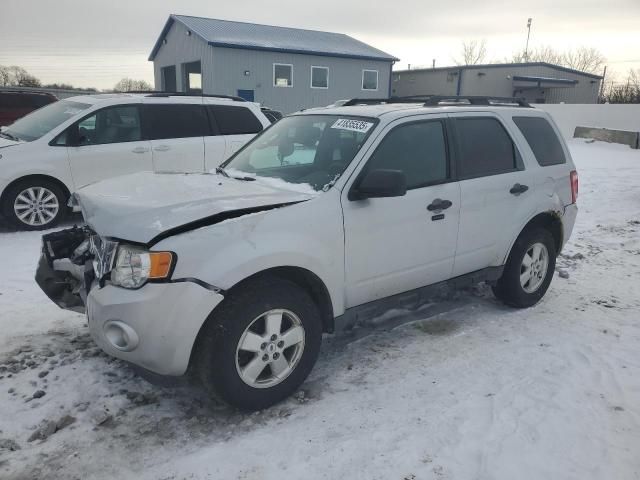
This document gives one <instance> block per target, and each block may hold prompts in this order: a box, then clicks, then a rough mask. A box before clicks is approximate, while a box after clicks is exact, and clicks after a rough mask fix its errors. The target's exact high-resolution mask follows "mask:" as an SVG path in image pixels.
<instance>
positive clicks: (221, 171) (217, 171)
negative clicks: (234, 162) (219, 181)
mask: <svg viewBox="0 0 640 480" xmlns="http://www.w3.org/2000/svg"><path fill="white" fill-rule="evenodd" d="M216 173H219V174H220V175H222V176H223V177H227V178H229V174H228V173H227V172H225V170H224V168H222V167H216Z"/></svg>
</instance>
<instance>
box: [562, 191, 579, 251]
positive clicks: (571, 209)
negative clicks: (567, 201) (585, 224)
mask: <svg viewBox="0 0 640 480" xmlns="http://www.w3.org/2000/svg"><path fill="white" fill-rule="evenodd" d="M577 216H578V205H576V204H575V203H572V204H571V205H567V206H566V207H564V213H563V215H562V230H563V231H562V247H563V248H564V246H565V245H566V243H567V241H569V238H570V237H571V232H573V227H574V225H575V223H576V217H577ZM561 250H562V249H561ZM558 253H560V252H558Z"/></svg>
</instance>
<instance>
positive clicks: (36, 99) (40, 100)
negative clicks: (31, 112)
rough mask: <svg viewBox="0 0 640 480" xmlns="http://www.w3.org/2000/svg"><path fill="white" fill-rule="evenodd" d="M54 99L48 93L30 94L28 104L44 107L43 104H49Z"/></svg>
mask: <svg viewBox="0 0 640 480" xmlns="http://www.w3.org/2000/svg"><path fill="white" fill-rule="evenodd" d="M53 101H54V100H53V98H51V97H50V96H48V95H31V98H30V102H29V103H30V104H31V105H32V106H33V107H34V108H40V107H44V106H45V105H49V104H50V103H52V102H53Z"/></svg>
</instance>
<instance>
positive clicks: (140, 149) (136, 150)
mask: <svg viewBox="0 0 640 480" xmlns="http://www.w3.org/2000/svg"><path fill="white" fill-rule="evenodd" d="M131 151H132V152H133V153H146V152H148V151H149V150H148V149H146V148H144V147H136V148H134V149H133V150H131Z"/></svg>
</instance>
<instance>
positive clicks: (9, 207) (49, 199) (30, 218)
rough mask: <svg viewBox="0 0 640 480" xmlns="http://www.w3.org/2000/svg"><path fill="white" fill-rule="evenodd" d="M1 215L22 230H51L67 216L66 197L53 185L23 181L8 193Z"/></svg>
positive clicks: (58, 187)
mask: <svg viewBox="0 0 640 480" xmlns="http://www.w3.org/2000/svg"><path fill="white" fill-rule="evenodd" d="M2 213H3V215H4V217H5V218H6V219H7V220H8V221H9V222H11V223H12V224H13V225H14V226H15V227H17V228H18V229H20V230H44V229H47V228H52V227H54V226H56V225H57V224H58V223H59V222H60V221H61V220H62V219H64V217H65V216H66V214H67V195H66V194H65V192H64V191H63V189H62V188H60V186H59V185H57V184H56V183H54V182H51V181H48V180H44V179H43V180H40V179H34V180H24V181H21V182H18V183H16V184H15V185H13V186H11V187H10V188H9V189H8V191H7V193H6V194H5V195H4V201H3V205H2Z"/></svg>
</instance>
